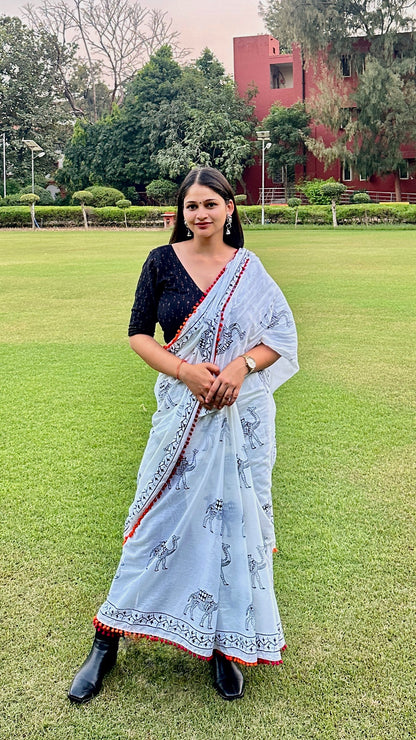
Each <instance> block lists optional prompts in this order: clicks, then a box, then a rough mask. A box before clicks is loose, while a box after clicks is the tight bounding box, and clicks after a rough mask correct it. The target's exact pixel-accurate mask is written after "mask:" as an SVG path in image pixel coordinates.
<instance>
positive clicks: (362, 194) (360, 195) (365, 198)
mask: <svg viewBox="0 0 416 740" xmlns="http://www.w3.org/2000/svg"><path fill="white" fill-rule="evenodd" d="M350 203H371V198H370V196H369V194H368V193H367V191H366V190H356V191H355V193H352V195H351V196H350Z"/></svg>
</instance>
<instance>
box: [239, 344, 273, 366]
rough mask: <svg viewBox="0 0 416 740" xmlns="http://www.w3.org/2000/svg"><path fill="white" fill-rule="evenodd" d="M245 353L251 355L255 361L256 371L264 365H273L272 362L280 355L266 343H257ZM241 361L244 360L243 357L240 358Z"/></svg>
mask: <svg viewBox="0 0 416 740" xmlns="http://www.w3.org/2000/svg"><path fill="white" fill-rule="evenodd" d="M245 354H246V355H249V357H252V358H253V360H254V361H255V363H256V372H258V371H259V370H265V369H266V367H270V365H273V363H274V362H276V360H278V359H279V357H280V355H279V353H278V352H275V350H274V349H271V347H268V346H267V345H266V344H258V345H257V346H256V347H253V349H251V350H249V351H248V352H246V353H245ZM241 362H244V359H242V360H241Z"/></svg>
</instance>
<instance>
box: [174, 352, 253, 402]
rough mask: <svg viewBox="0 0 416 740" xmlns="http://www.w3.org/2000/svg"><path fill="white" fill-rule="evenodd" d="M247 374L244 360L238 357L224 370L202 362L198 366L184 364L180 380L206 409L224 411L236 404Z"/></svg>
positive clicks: (210, 363)
mask: <svg viewBox="0 0 416 740" xmlns="http://www.w3.org/2000/svg"><path fill="white" fill-rule="evenodd" d="M246 374H247V370H246V365H245V362H244V360H243V359H242V358H241V357H237V358H236V359H235V360H232V361H231V362H230V363H229V364H228V365H227V366H226V367H225V368H224V369H223V370H220V368H219V367H218V365H215V364H214V363H212V362H200V363H198V364H196V365H192V364H190V363H185V362H184V363H183V364H182V366H181V368H180V372H179V379H180V380H181V381H182V382H183V383H185V385H187V386H188V388H189V390H190V391H191V393H193V395H194V396H195V397H196V398H197V400H198V401H199V403H200V404H201V405H202V406H203V407H204V408H206V409H213V408H216V409H222V408H224V406H232V404H233V403H235V401H236V400H237V398H238V394H239V392H240V388H241V386H242V384H243V380H244V378H245V376H246Z"/></svg>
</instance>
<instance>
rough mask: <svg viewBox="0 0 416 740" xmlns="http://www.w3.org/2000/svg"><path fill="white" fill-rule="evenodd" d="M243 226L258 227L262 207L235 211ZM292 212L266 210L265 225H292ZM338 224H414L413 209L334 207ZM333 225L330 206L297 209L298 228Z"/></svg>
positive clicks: (378, 205)
mask: <svg viewBox="0 0 416 740" xmlns="http://www.w3.org/2000/svg"><path fill="white" fill-rule="evenodd" d="M238 211H239V214H240V218H241V221H242V223H243V225H244V224H250V223H251V224H260V223H261V206H247V207H239V208H238ZM295 215H296V213H295V209H294V208H286V207H285V206H265V207H264V220H265V223H268V224H294V223H295ZM337 220H338V224H344V225H351V224H363V225H367V224H383V223H385V224H395V223H397V224H399V223H403V224H416V205H406V204H401V203H357V204H351V205H338V206H337ZM302 224H304V225H309V224H313V225H318V226H325V225H327V226H330V225H332V212H331V206H329V205H327V206H299V211H298V225H302Z"/></svg>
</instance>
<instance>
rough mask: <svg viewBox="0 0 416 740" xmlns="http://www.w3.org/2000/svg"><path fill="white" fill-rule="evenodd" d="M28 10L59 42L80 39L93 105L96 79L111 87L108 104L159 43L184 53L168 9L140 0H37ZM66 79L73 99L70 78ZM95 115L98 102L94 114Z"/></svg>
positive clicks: (37, 25) (120, 94)
mask: <svg viewBox="0 0 416 740" xmlns="http://www.w3.org/2000/svg"><path fill="white" fill-rule="evenodd" d="M24 12H25V15H26V18H27V19H28V20H29V21H30V23H31V24H32V27H34V28H44V29H46V30H48V31H52V30H54V29H55V35H56V36H57V38H58V41H59V44H60V45H62V44H63V43H67V41H68V38H70V39H71V40H72V41H74V42H75V43H76V44H77V45H78V48H79V51H80V54H81V55H84V58H85V63H86V64H87V66H88V69H89V74H90V79H91V90H92V99H93V105H94V106H95V100H96V94H97V93H96V85H97V83H98V82H100V81H102V80H103V79H104V80H105V81H106V82H108V85H109V87H110V106H109V110H110V109H111V105H112V104H113V103H114V102H120V101H121V100H122V98H123V94H124V89H125V84H126V82H127V81H128V80H130V79H132V78H133V76H134V75H135V73H136V72H137V70H138V69H140V68H141V67H142V66H143V64H145V63H146V62H147V61H148V60H149V58H150V56H151V55H152V54H153V53H154V52H155V51H156V50H157V49H158V48H160V47H161V46H163V45H165V44H169V45H170V46H171V47H172V48H174V49H175V52H176V54H177V55H178V56H181V55H184V54H186V51H185V50H182V49H181V48H180V46H179V34H178V32H177V31H175V30H174V29H173V26H172V20H171V19H170V18H169V16H168V14H167V13H166V12H164V11H161V10H157V9H149V8H146V7H144V6H142V5H140V4H139V2H137V0H42V2H41V4H40V5H36V6H34V5H32V4H30V3H28V4H27V5H26V6H25V7H24ZM57 29H59V31H58V30H57ZM98 70H99V73H98V74H99V76H97V72H98ZM66 82H67V84H68V90H67V97H68V99H69V95H70V92H71V87H70V84H69V80H68V78H66ZM97 118H98V109H97V108H96V107H95V108H94V118H93V120H94V121H96V120H97Z"/></svg>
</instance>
